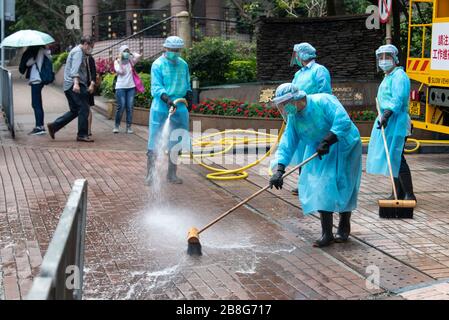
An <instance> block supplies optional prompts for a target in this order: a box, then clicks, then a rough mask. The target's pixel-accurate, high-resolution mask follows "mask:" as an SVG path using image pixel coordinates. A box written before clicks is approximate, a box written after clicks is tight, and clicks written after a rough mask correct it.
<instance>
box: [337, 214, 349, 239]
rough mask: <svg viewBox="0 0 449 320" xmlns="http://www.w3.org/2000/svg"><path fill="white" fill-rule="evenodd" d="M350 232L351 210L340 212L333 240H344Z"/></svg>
mask: <svg viewBox="0 0 449 320" xmlns="http://www.w3.org/2000/svg"><path fill="white" fill-rule="evenodd" d="M350 233H351V212H342V213H340V221H339V223H338V229H337V233H336V234H335V242H339V243H340V242H346V241H348V239H349V234H350Z"/></svg>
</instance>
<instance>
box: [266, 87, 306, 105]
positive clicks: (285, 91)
mask: <svg viewBox="0 0 449 320" xmlns="http://www.w3.org/2000/svg"><path fill="white" fill-rule="evenodd" d="M305 96H306V93H305V91H302V90H299V88H298V87H297V86H295V85H294V84H293V83H283V84H281V85H280V86H279V87H278V88H277V89H276V94H275V98H274V99H273V102H274V103H275V104H276V105H278V104H281V103H284V102H287V101H289V100H299V99H302V98H304V97H305Z"/></svg>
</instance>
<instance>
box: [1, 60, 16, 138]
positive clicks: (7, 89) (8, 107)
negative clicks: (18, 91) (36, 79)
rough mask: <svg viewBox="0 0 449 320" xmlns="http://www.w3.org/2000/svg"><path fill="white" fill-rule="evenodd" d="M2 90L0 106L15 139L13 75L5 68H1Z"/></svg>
mask: <svg viewBox="0 0 449 320" xmlns="http://www.w3.org/2000/svg"><path fill="white" fill-rule="evenodd" d="M0 88H1V91H0V104H1V108H2V111H3V113H4V115H5V120H6V125H7V126H8V130H9V131H10V132H11V135H12V137H13V138H15V136H16V134H15V130H14V100H13V87H12V75H11V72H9V71H8V70H6V69H5V68H3V67H0Z"/></svg>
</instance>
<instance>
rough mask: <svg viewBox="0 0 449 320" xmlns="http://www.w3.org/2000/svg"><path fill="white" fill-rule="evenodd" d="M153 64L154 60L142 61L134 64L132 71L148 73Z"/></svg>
mask: <svg viewBox="0 0 449 320" xmlns="http://www.w3.org/2000/svg"><path fill="white" fill-rule="evenodd" d="M153 62H154V60H148V59H142V60H140V61H139V62H137V63H136V65H135V66H134V69H136V71H137V72H143V73H150V72H151V65H152V64H153Z"/></svg>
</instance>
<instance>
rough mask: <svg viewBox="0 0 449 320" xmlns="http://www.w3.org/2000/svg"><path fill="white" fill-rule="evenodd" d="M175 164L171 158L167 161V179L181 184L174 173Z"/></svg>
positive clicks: (180, 180)
mask: <svg viewBox="0 0 449 320" xmlns="http://www.w3.org/2000/svg"><path fill="white" fill-rule="evenodd" d="M177 167H178V166H177V165H176V164H175V163H174V162H172V161H171V160H169V161H168V173H167V180H168V182H170V183H173V184H182V179H180V178H178V176H177V175H176V170H177Z"/></svg>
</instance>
